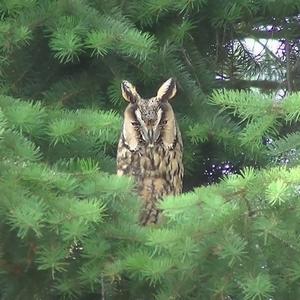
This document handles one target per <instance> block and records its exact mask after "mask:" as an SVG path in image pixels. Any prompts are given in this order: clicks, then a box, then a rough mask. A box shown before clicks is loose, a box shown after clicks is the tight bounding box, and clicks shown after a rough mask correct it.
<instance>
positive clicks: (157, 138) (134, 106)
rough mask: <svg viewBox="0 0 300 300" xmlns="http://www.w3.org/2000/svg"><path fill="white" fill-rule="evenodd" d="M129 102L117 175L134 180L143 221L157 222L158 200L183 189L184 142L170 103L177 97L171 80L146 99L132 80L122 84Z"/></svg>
mask: <svg viewBox="0 0 300 300" xmlns="http://www.w3.org/2000/svg"><path fill="white" fill-rule="evenodd" d="M121 90H122V95H123V97H124V98H125V100H127V101H128V102H129V104H128V106H127V108H126V109H125V112H124V122H123V129H122V133H121V137H120V140H119V145H118V153H117V174H118V175H129V176H132V177H134V179H135V181H136V185H137V190H138V193H139V195H140V196H141V198H142V199H143V201H144V203H143V211H142V212H141V217H140V222H141V224H143V225H146V224H151V223H157V221H158V218H159V213H160V212H159V210H158V208H157V207H156V204H157V201H158V200H159V199H161V198H162V197H164V196H166V195H177V194H179V193H181V190H182V177H183V165H182V140H181V135H180V131H179V128H178V126H177V123H176V120H175V116H174V112H173V109H172V107H171V105H170V104H169V102H168V100H169V99H171V98H173V97H174V96H175V94H176V84H175V81H174V80H173V79H172V78H170V79H169V80H167V81H166V82H165V83H164V84H163V85H162V86H161V87H160V89H159V90H158V92H157V95H156V96H155V97H152V98H150V99H142V98H141V97H140V95H139V94H138V93H137V91H136V89H135V87H134V86H133V85H132V84H131V83H129V82H128V81H123V82H122V84H121Z"/></svg>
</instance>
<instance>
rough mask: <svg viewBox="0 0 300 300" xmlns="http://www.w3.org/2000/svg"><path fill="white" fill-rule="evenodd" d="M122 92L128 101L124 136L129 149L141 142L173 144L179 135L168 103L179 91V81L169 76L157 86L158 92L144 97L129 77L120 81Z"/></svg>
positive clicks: (151, 144) (170, 145) (136, 147)
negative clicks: (149, 96)
mask: <svg viewBox="0 0 300 300" xmlns="http://www.w3.org/2000/svg"><path fill="white" fill-rule="evenodd" d="M121 90H122V95H123V97H124V99H125V100H126V101H128V102H129V104H128V106H127V108H126V109H125V112H124V125H123V139H124V142H125V143H126V145H127V146H128V147H129V148H130V150H133V151H134V150H137V149H138V146H139V145H141V144H146V145H149V146H150V147H153V146H154V145H155V144H158V143H162V144H163V145H164V146H165V147H167V148H170V147H172V145H173V144H174V141H175V140H176V136H177V128H176V121H175V116H174V112H173V109H172V107H171V105H170V104H169V101H168V100H170V99H172V98H173V97H174V96H175V94H176V83H175V80H174V79H173V78H170V79H168V80H167V81H166V82H164V83H163V84H162V86H161V87H160V88H159V89H158V91H157V94H156V96H154V97H151V98H149V99H143V98H142V97H141V96H140V95H139V94H138V92H137V91H136V88H135V87H134V86H133V85H132V84H131V83H130V82H128V81H126V80H124V81H122V83H121Z"/></svg>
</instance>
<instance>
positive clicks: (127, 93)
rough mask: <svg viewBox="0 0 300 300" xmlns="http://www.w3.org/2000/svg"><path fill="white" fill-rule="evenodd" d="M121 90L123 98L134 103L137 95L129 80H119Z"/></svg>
mask: <svg viewBox="0 0 300 300" xmlns="http://www.w3.org/2000/svg"><path fill="white" fill-rule="evenodd" d="M121 91H122V96H123V98H124V99H125V100H126V101H128V102H131V103H135V102H136V100H137V97H138V93H137V91H136V89H135V87H134V85H132V84H131V83H130V82H129V81H127V80H123V81H122V82H121Z"/></svg>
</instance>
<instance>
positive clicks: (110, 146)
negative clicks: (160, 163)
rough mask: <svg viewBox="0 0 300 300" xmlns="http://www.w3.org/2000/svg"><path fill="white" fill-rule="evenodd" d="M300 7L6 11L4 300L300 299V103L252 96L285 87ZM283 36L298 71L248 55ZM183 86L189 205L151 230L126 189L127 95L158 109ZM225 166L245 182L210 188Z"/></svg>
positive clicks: (179, 204) (1, 38)
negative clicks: (122, 141) (165, 91)
mask: <svg viewBox="0 0 300 300" xmlns="http://www.w3.org/2000/svg"><path fill="white" fill-rule="evenodd" d="M299 7H300V6H299V3H298V1H296V2H295V1H292V0H290V1H286V3H285V4H284V5H282V3H281V2H280V1H277V0H276V1H260V0H259V1H247V0H243V1H232V0H226V1H220V0H213V1H207V0H180V1H170V0H163V1H162V0H142V1H136V0H129V1H119V0H112V1H104V0H103V1H102V0H101V1H86V0H62V1H47V0H26V1H21V0H13V1H9V0H3V1H1V3H0V195H1V197H0V217H1V222H0V299H1V300H2V299H3V300H11V299H24V300H27V299H28V300H29V299H30V300H32V299H42V300H48V299H49V300H52V299H82V300H83V299H86V300H90V299H134V300H135V299H141V300H148V299H159V300H166V299H187V300H189V299H216V300H217V299H218V300H221V299H251V300H255V299H261V300H262V299H287V300H290V299H291V300H294V299H298V298H299V297H300V290H299V278H300V263H299V259H298V256H299V249H300V241H299V217H300V213H299V211H300V205H299V182H300V167H299V159H300V151H299V145H300V134H299V116H300V95H299V93H298V92H294V93H288V94H287V96H286V97H284V99H282V100H277V99H275V98H276V97H275V96H274V94H273V93H270V91H269V88H268V86H267V87H266V88H264V86H263V87H262V88H261V90H260V91H253V90H251V89H247V87H245V88H244V86H243V84H241V85H238V84H236V83H240V81H243V80H246V79H247V80H248V79H251V80H252V79H254V77H255V78H256V76H257V75H258V74H259V75H261V76H262V78H263V80H262V81H268V80H270V79H271V80H275V79H276V80H279V81H280V80H282V82H279V83H278V85H276V86H277V87H278V88H279V87H280V88H284V86H285V84H286V80H285V76H286V73H287V70H286V69H285V66H287V65H288V63H291V64H293V63H294V61H295V64H294V65H293V66H292V67H291V70H290V73H291V74H289V75H290V76H292V75H293V74H292V73H293V72H296V71H295V69H296V68H295V67H296V65H297V63H296V61H297V55H298V52H297V51H298V44H297V43H298V41H297V37H298V32H297V30H296V29H297V28H298V27H297V26H298V19H299V18H298V13H299ZM267 25H273V29H272V30H273V31H274V32H272V34H273V33H274V38H275V36H277V35H279V37H278V38H281V39H286V40H288V41H290V42H291V45H292V47H294V48H292V49H291V51H292V52H291V53H290V57H291V60H290V61H287V58H286V53H285V55H282V57H280V58H278V57H277V58H276V56H275V57H274V55H272V53H269V52H268V53H267V54H266V55H265V56H264V57H258V58H257V57H254V56H253V55H252V53H250V52H249V50H247V49H246V48H245V45H244V44H243V39H244V38H245V37H253V38H254V39H257V40H259V39H260V38H261V35H266V34H270V33H269V32H268V31H267V30H263V29H261V28H263V27H264V26H267ZM295 28H296V29H295ZM279 29H280V30H279ZM295 49H296V50H295ZM216 74H218V78H221V79H220V80H219V79H216ZM171 76H172V77H175V78H176V80H177V85H178V95H177V97H176V100H175V101H174V102H173V100H172V106H173V107H174V110H175V112H176V116H177V120H178V123H179V126H180V129H181V132H182V134H183V140H184V165H185V180H184V181H185V191H186V192H185V193H183V194H181V195H180V196H176V197H175V196H172V195H170V196H168V197H166V198H165V199H162V200H161V201H160V203H159V207H160V208H161V209H162V211H163V216H162V223H161V224H159V225H156V226H152V227H151V226H149V227H141V226H139V225H138V219H139V211H140V206H141V205H140V203H141V199H139V198H138V196H137V195H136V193H135V187H134V183H133V181H132V180H131V179H130V178H126V177H118V176H116V175H114V173H115V153H116V147H117V141H118V139H119V135H120V128H121V112H122V111H123V109H124V107H125V105H126V104H125V102H124V101H123V99H122V96H121V92H120V82H121V80H123V79H127V80H130V81H132V83H134V84H135V85H136V86H137V89H138V91H139V92H140V93H141V95H143V96H145V97H149V96H154V95H155V93H156V90H157V88H158V87H159V85H160V84H161V83H162V81H164V80H166V79H167V78H169V77H171ZM257 78H258V79H260V78H261V77H257ZM283 79H284V80H283ZM257 81H259V80H257ZM294 81H295V80H294ZM294 81H291V82H290V84H292V83H293V84H294V83H295V82H294ZM227 83H228V86H233V88H234V89H233V90H227V89H226V90H224V89H218V88H219V87H224V86H225V87H226V86H227ZM242 83H243V82H242ZM263 83H265V82H263ZM271 84H274V82H273V81H272V82H271ZM291 89H292V90H293V91H297V87H294V86H292V88H290V90H291ZM298 90H299V89H298ZM262 91H267V93H262ZM289 92H290V91H289ZM222 162H230V163H232V164H233V165H234V169H233V170H232V172H233V173H235V174H230V172H229V174H227V175H226V176H222V178H221V179H220V180H219V183H214V184H206V183H207V182H208V181H209V180H207V178H206V176H205V175H204V173H205V172H207V173H206V174H209V172H210V170H209V167H211V166H212V165H216V166H219V165H218V163H222Z"/></svg>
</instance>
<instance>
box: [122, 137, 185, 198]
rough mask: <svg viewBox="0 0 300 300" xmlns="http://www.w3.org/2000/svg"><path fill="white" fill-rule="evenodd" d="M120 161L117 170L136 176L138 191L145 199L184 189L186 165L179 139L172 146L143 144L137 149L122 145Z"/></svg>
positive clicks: (176, 192) (123, 173)
mask: <svg viewBox="0 0 300 300" xmlns="http://www.w3.org/2000/svg"><path fill="white" fill-rule="evenodd" d="M117 163H118V174H119V175H131V176H133V177H134V178H135V180H136V182H137V187H138V191H139V194H140V195H141V196H142V198H144V199H145V200H146V201H147V200H150V199H152V200H154V199H159V198H161V197H163V196H165V195H168V194H174V195H175V194H179V193H181V190H182V177H183V165H182V148H181V145H180V144H179V143H177V144H176V145H175V146H174V147H173V148H172V149H166V148H165V147H163V146H162V145H154V147H149V146H148V145H143V146H142V147H140V148H139V150H138V151H135V152H132V151H130V150H128V149H126V148H125V147H121V148H120V145H119V151H118V160H117Z"/></svg>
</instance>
